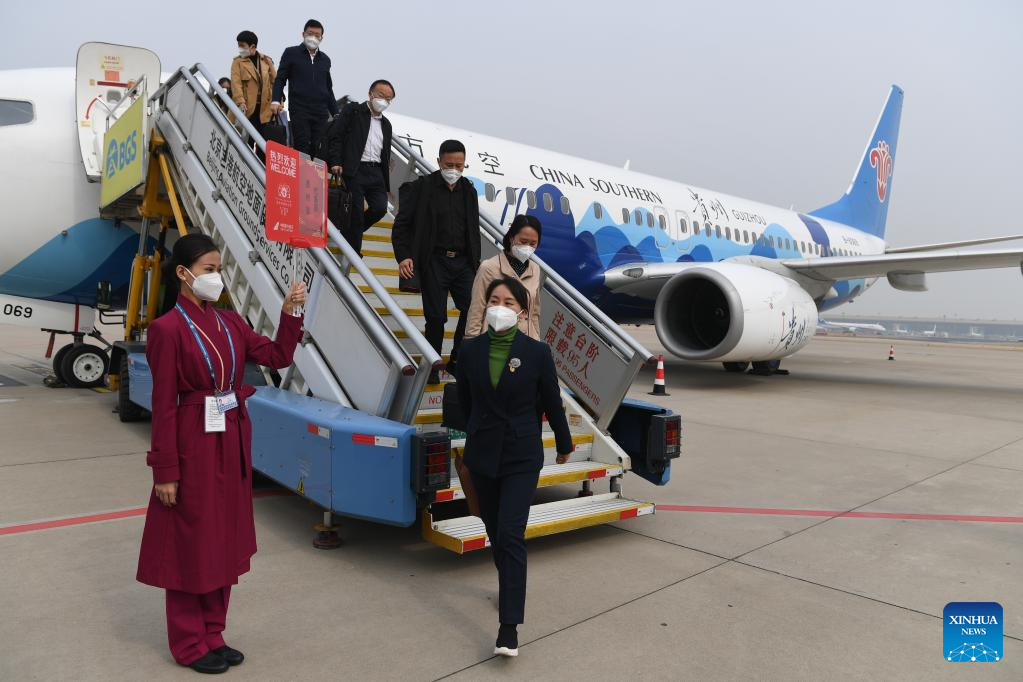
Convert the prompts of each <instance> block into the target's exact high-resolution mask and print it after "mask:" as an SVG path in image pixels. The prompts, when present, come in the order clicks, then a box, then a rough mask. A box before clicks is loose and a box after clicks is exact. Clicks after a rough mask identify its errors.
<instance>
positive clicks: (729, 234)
mask: <svg viewBox="0 0 1023 682" xmlns="http://www.w3.org/2000/svg"><path fill="white" fill-rule="evenodd" d="M725 239H727V240H728V241H732V228H730V227H725Z"/></svg>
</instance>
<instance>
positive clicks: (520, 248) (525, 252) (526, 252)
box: [511, 244, 536, 263]
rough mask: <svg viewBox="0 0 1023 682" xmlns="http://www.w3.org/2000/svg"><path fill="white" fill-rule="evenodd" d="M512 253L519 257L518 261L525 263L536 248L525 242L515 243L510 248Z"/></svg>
mask: <svg viewBox="0 0 1023 682" xmlns="http://www.w3.org/2000/svg"><path fill="white" fill-rule="evenodd" d="M511 252H512V255H513V256H515V257H516V258H517V259H519V262H520V263H525V262H526V261H528V260H529V259H530V258H532V257H533V254H534V253H536V249H535V248H533V247H532V246H526V245H525V244H515V245H514V246H512V248H511Z"/></svg>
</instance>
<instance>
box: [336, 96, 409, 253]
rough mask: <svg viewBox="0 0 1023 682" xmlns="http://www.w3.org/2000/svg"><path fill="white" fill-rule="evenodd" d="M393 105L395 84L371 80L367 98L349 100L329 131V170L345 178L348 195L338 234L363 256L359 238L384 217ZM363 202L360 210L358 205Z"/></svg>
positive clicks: (387, 190)
mask: <svg viewBox="0 0 1023 682" xmlns="http://www.w3.org/2000/svg"><path fill="white" fill-rule="evenodd" d="M392 101H394V86H393V85H391V84H390V83H389V82H388V81H385V80H375V81H373V84H372V85H370V86H369V98H368V99H367V100H366V101H365V102H362V103H361V104H360V103H358V102H349V103H348V104H346V105H345V106H344V108H343V109H341V114H340V115H338V117H337V118H335V119H334V120H333V121H331V123H330V126H329V127H328V128H327V149H326V154H325V156H326V158H325V159H324V160H325V161H326V162H327V167H328V168H330V172H331V173H333V174H335V175H341V176H342V177H344V179H345V187H347V188H348V191H349V192H351V193H352V207H353V210H352V219H351V220H350V221H349V223H348V227H347V228H346V229H344V230H342V231H341V234H342V236H343V237H344V238H345V239H347V240H348V243H349V244H351V245H352V248H353V249H355V250H356V251H358V252H359V255H360V256H361V255H362V234H363V233H364V232H365V231H366V230H368V229H369V228H371V227H373V225H375V224H376V222H377V221H378V220H380V219H381V218H383V217H384V214H385V213H387V193H388V192H389V191H390V190H391V173H390V169H389V165H390V162H391V122H390V121H388V120H387V117H386V116H384V110H385V109H387V107H388V106H390V104H391V102H392ZM363 201H365V203H366V210H365V212H363V210H362V204H363Z"/></svg>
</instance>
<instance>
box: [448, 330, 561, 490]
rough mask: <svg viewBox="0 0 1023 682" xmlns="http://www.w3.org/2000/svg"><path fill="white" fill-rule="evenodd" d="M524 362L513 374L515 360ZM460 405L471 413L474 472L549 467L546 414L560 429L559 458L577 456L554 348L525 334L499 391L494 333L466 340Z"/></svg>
mask: <svg viewBox="0 0 1023 682" xmlns="http://www.w3.org/2000/svg"><path fill="white" fill-rule="evenodd" d="M514 358H517V359H518V360H519V365H518V367H516V368H515V371H514V372H512V371H511V369H510V365H511V362H512V359H514ZM457 373H458V375H457V378H458V384H457V386H458V402H459V406H460V407H461V409H462V411H463V412H464V414H465V420H466V424H467V426H466V432H467V434H468V437H467V438H466V443H465V453H464V455H463V461H464V462H465V466H466V467H468V468H469V471H471V472H473V473H474V474H478V475H481V476H487V477H490V478H497V477H498V476H501V475H504V474H510V473H521V472H527V471H539V470H540V469H541V468H542V467H543V435H542V434H543V431H542V428H541V415H543V414H546V415H547V423H548V424H550V425H551V428H552V429H553V430H554V437H555V442H556V444H557V451H558V453H559V454H566V453H570V452H572V449H573V446H572V434H571V432H570V431H569V430H568V421H567V420H566V419H565V408H564V407H563V406H562V403H561V391H560V388H559V386H558V376H557V373H556V370H555V369H554V358H553V357H552V356H551V349H550V347H549V346H548V345H547V344H546V343H543V342H540V341H537V340H535V339H532V338H530V337H528V336H526V335H525V334H523V333H522V332H519V333H517V334H516V335H515V338H514V340H512V345H511V349H510V352H509V353H508V360H507V361H506V362H505V365H504V369H503V371H502V373H501V378H500V379H499V380H498V382H497V388H494V387H493V385H492V384H491V382H490V335H489V334H487V333H484V334H481V335H480V336H477V337H476V338H473V339H465V340H464V341H463V342H462V345H461V348H460V349H459V351H458V370H457Z"/></svg>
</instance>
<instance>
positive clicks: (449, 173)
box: [440, 168, 462, 185]
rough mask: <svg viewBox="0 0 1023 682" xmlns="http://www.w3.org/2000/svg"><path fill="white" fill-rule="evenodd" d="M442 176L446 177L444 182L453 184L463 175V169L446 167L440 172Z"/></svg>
mask: <svg viewBox="0 0 1023 682" xmlns="http://www.w3.org/2000/svg"><path fill="white" fill-rule="evenodd" d="M440 174H441V177H443V178H444V182H446V183H448V184H449V185H453V184H455V183H456V182H458V179H459V178H460V177H462V171H460V170H458V169H457V168H445V169H444V170H442V171H441V172H440Z"/></svg>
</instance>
